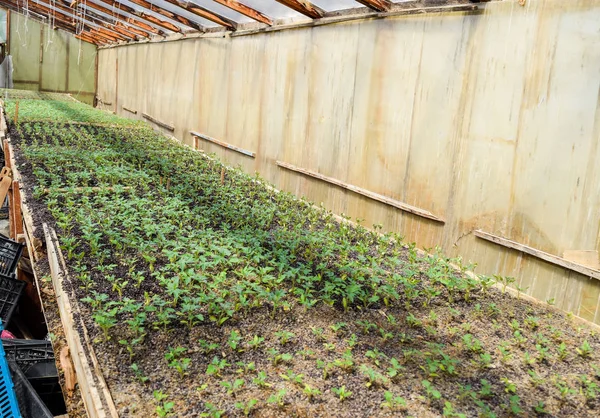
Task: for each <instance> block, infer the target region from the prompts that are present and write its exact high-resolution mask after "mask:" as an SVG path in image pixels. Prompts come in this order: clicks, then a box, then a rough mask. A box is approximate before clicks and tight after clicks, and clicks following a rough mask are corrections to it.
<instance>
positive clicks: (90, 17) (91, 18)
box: [29, 0, 137, 39]
mask: <svg viewBox="0 0 600 418" xmlns="http://www.w3.org/2000/svg"><path fill="white" fill-rule="evenodd" d="M29 1H33V2H35V3H37V4H44V5H45V6H46V7H50V8H51V9H57V10H60V11H61V12H64V13H67V16H69V15H70V14H71V13H77V14H78V15H79V16H78V18H81V19H84V20H85V21H88V22H90V23H93V24H95V25H98V26H101V27H103V28H105V29H107V30H109V31H111V32H116V33H118V34H121V35H123V36H124V37H126V38H129V39H137V35H136V34H135V33H133V32H130V31H128V30H127V29H125V28H117V27H115V26H114V25H111V24H110V23H107V22H106V21H105V20H104V19H103V18H102V17H101V16H100V17H99V16H98V15H96V14H93V13H91V14H87V13H86V15H85V16H82V15H81V12H79V11H77V10H73V9H69V8H68V7H66V6H63V5H61V4H59V3H55V4H53V5H50V4H48V3H46V2H45V1H43V2H42V0H29Z"/></svg>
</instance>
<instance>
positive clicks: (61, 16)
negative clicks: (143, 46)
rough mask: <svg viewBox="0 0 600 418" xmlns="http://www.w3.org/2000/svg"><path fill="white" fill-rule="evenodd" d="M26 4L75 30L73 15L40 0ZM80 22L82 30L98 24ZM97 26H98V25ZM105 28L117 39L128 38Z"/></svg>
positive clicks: (87, 21) (74, 31)
mask: <svg viewBox="0 0 600 418" xmlns="http://www.w3.org/2000/svg"><path fill="white" fill-rule="evenodd" d="M22 1H23V0H22ZM15 3H16V6H17V7H21V8H23V7H24V5H21V6H19V4H18V3H17V2H15ZM26 6H27V7H28V8H29V9H32V10H33V11H35V12H36V13H40V14H42V15H45V16H48V19H49V20H50V17H52V18H53V19H54V20H55V21H59V22H61V23H64V24H66V25H68V26H69V27H72V28H73V29H72V30H71V31H72V32H73V33H76V32H77V23H78V22H77V18H74V17H73V15H70V14H65V13H62V12H60V11H58V10H56V9H53V8H52V6H50V5H45V4H42V3H41V2H40V0H33V1H32V2H28V3H27V4H26ZM71 12H72V10H69V11H68V12H67V13H71ZM81 23H82V25H83V29H84V30H86V29H87V30H89V29H91V26H90V24H92V25H98V24H96V23H94V22H91V21H90V20H87V19H82V20H81ZM98 26H100V25H98ZM107 26H108V25H107ZM105 30H106V31H107V32H109V33H111V36H113V37H114V38H116V39H117V40H121V41H125V40H128V39H130V38H129V37H126V36H124V35H121V34H120V33H118V32H112V31H109V30H107V29H105ZM132 39H133V38H132Z"/></svg>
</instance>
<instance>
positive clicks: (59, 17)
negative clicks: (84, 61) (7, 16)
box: [17, 2, 89, 33]
mask: <svg viewBox="0 0 600 418" xmlns="http://www.w3.org/2000/svg"><path fill="white" fill-rule="evenodd" d="M17 6H18V7H20V8H21V9H22V8H23V7H24V5H20V6H19V5H18V4H17ZM27 7H28V8H29V9H30V10H33V11H34V12H36V13H39V14H41V15H44V16H47V17H48V22H46V23H48V24H50V16H52V17H53V20H54V24H55V26H59V25H66V26H67V27H68V28H69V32H72V33H76V32H77V26H76V24H75V23H74V22H73V18H72V16H67V15H64V14H63V13H60V12H57V11H55V10H52V9H50V8H48V7H46V6H44V5H42V4H38V3H34V2H31V3H29V4H28V5H27ZM57 22H58V24H56V23H57ZM85 27H86V25H85V23H84V28H85ZM88 28H89V26H88Z"/></svg>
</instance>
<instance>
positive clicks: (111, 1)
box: [100, 0, 181, 32]
mask: <svg viewBox="0 0 600 418" xmlns="http://www.w3.org/2000/svg"><path fill="white" fill-rule="evenodd" d="M100 2H101V3H105V4H107V5H109V6H111V9H112V10H120V11H122V12H126V13H130V14H132V15H134V16H136V17H138V18H140V19H142V20H146V21H148V22H151V23H153V24H155V25H156V26H160V27H161V28H163V29H167V30H170V31H172V32H181V29H180V28H179V26H177V25H174V24H172V23H170V22H167V21H166V20H162V19H159V18H157V17H154V16H152V15H149V14H147V13H144V12H140V11H138V10H136V9H134V8H133V7H130V6H128V5H126V4H125V3H121V2H119V1H116V0H100ZM146 30H149V29H146Z"/></svg>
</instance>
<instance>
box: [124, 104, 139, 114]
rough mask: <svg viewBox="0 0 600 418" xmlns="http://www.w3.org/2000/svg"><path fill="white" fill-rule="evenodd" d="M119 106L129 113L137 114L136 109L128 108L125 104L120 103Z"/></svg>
mask: <svg viewBox="0 0 600 418" xmlns="http://www.w3.org/2000/svg"><path fill="white" fill-rule="evenodd" d="M121 108H122V109H123V110H126V111H127V112H129V113H133V114H134V115H137V110H133V109H130V108H128V107H126V106H125V105H121Z"/></svg>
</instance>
